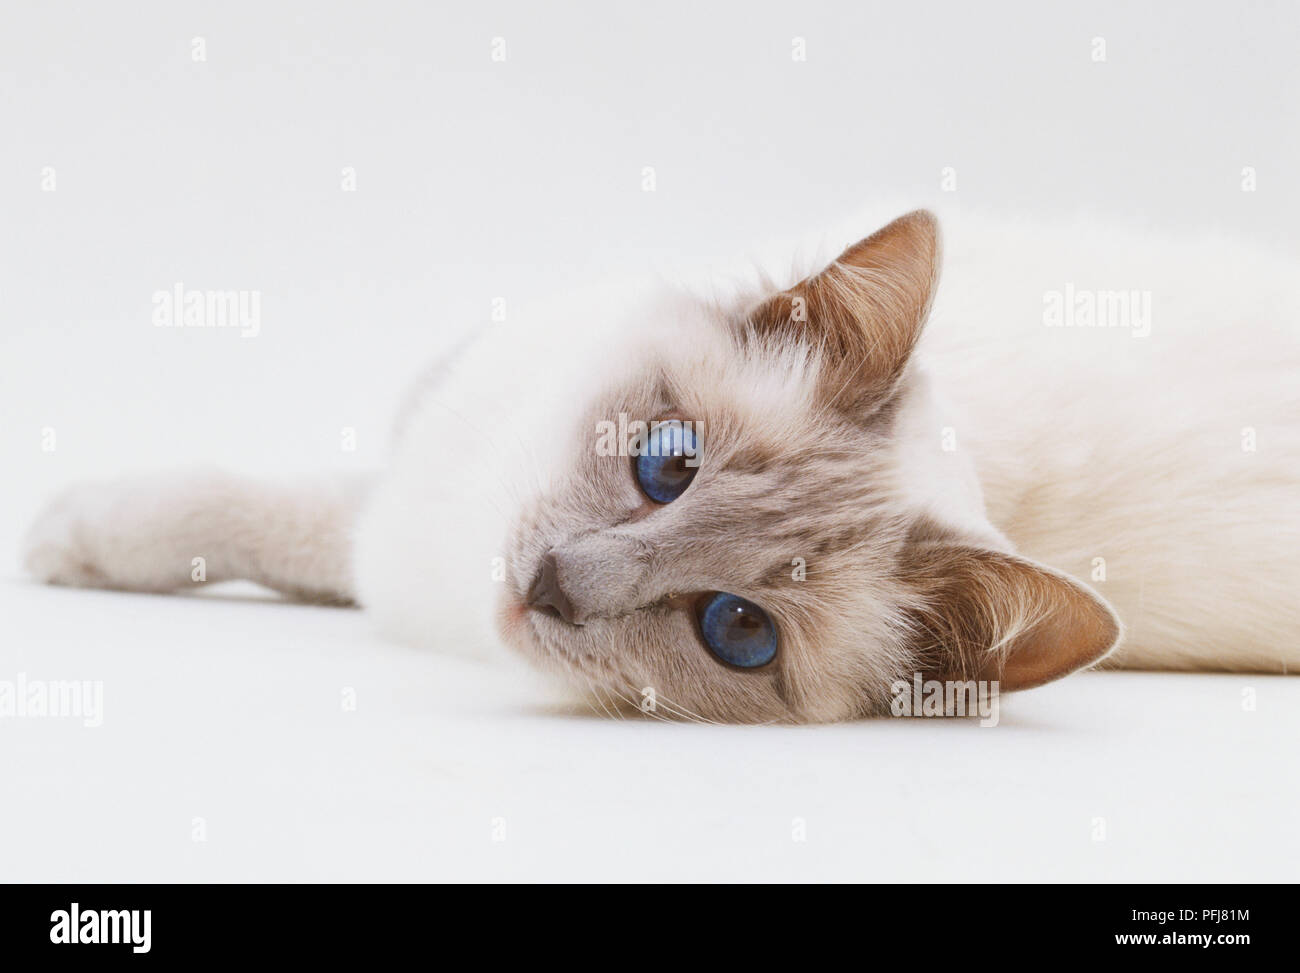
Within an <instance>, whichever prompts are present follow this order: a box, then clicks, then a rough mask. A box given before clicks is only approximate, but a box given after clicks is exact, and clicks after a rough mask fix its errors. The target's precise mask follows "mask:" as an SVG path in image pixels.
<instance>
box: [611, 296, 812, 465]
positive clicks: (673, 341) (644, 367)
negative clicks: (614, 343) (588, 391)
mask: <svg viewBox="0 0 1300 973" xmlns="http://www.w3.org/2000/svg"><path fill="white" fill-rule="evenodd" d="M742 329H743V318H742V317H740V316H739V315H738V314H737V313H736V312H734V311H728V310H724V309H721V308H718V307H714V306H710V305H708V304H705V303H703V302H699V301H691V300H685V299H682V300H676V301H666V302H664V303H662V304H660V305H658V306H657V307H656V309H655V310H654V311H653V312H651V313H650V314H649V315H648V316H647V318H646V319H645V320H644V321H643V322H642V327H640V328H638V329H636V330H635V333H633V334H631V335H629V336H628V341H627V343H626V345H625V346H624V349H623V350H622V352H621V353H620V358H621V359H622V362H623V365H624V367H623V368H622V369H620V373H619V374H618V376H617V378H616V380H615V381H614V382H612V383H611V384H610V386H608V387H607V392H606V394H604V395H603V396H601V401H600V406H601V408H603V409H605V410H606V411H610V410H623V411H627V412H629V413H633V412H635V413H639V415H637V418H642V419H647V420H648V419H655V418H660V417H663V416H665V415H675V416H678V417H680V418H687V419H695V420H697V421H704V422H705V423H706V431H705V435H706V436H708V435H710V434H711V435H713V436H714V437H730V436H732V435H734V434H739V433H741V432H744V433H746V434H747V435H748V436H750V437H751V438H752V437H758V438H760V439H762V440H765V441H768V442H770V443H772V444H783V445H784V446H786V447H790V446H794V445H796V444H797V443H799V442H801V441H804V440H806V439H807V438H808V434H809V432H810V431H811V430H813V429H815V428H820V427H827V428H829V427H833V426H834V422H833V421H832V420H833V417H831V416H828V415H827V414H826V413H825V412H824V411H823V410H821V409H820V408H819V405H818V395H817V393H818V387H819V383H820V381H821V379H822V375H821V365H820V360H819V357H818V355H817V354H815V353H813V352H811V351H810V349H809V348H808V347H807V346H806V345H801V344H798V343H794V342H781V341H771V342H761V341H752V340H751V341H744V340H741V331H742Z"/></svg>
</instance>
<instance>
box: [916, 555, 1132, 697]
mask: <svg viewBox="0 0 1300 973" xmlns="http://www.w3.org/2000/svg"><path fill="white" fill-rule="evenodd" d="M901 567H902V573H903V574H904V576H905V577H907V579H908V580H909V582H910V584H911V586H912V588H913V590H914V591H915V592H916V594H917V595H918V596H919V602H920V606H921V607H920V608H919V609H917V610H916V611H915V612H914V620H915V622H916V626H915V628H916V639H917V642H916V650H917V658H918V660H919V666H918V668H919V669H921V670H923V671H925V672H927V673H930V674H932V675H934V676H936V677H938V678H952V679H961V680H967V679H980V680H986V681H992V680H994V679H996V680H998V682H999V688H1000V689H1001V691H1003V692H1010V691H1012V690H1016V689H1032V688H1033V687H1035V686H1041V685H1042V684H1043V683H1046V682H1051V681H1052V680H1053V679H1059V678H1060V677H1062V676H1066V675H1069V674H1070V673H1072V672H1074V671H1076V670H1078V669H1082V668H1085V667H1086V666H1090V665H1092V664H1093V663H1095V662H1098V661H1100V660H1101V659H1102V658H1104V657H1105V656H1106V654H1107V653H1108V652H1110V651H1111V649H1113V648H1114V647H1115V645H1116V644H1117V643H1118V642H1119V638H1120V634H1121V632H1122V628H1121V626H1120V622H1119V618H1118V617H1117V616H1116V615H1115V612H1114V611H1113V610H1112V609H1111V607H1110V606H1109V605H1108V604H1106V602H1105V601H1103V600H1102V599H1101V598H1100V597H1098V596H1097V595H1096V594H1094V593H1093V592H1092V591H1090V590H1089V589H1088V588H1087V587H1085V586H1084V585H1082V584H1080V583H1079V582H1077V581H1075V580H1073V579H1072V578H1069V577H1067V576H1066V575H1064V574H1061V573H1059V572H1056V571H1053V570H1052V569H1050V568H1047V567H1044V566H1042V565H1040V564H1036V563H1034V562H1033V561H1030V560H1028V559H1026V558H1021V557H1016V556H1015V555H1011V554H1002V553H1000V552H997V551H989V550H983V549H980V548H975V547H965V546H954V545H946V544H926V545H921V546H917V547H914V548H911V549H909V550H908V552H907V553H906V555H905V556H904V558H903V561H902V563H901Z"/></svg>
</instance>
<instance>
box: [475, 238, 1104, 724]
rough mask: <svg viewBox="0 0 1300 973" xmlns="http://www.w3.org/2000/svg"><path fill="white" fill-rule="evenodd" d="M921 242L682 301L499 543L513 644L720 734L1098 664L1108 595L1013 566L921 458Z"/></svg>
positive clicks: (975, 514)
mask: <svg viewBox="0 0 1300 973" xmlns="http://www.w3.org/2000/svg"><path fill="white" fill-rule="evenodd" d="M939 253H940V247H939V236H938V227H937V223H936V221H935V219H934V217H933V216H932V215H931V214H929V213H927V212H915V213H910V214H908V215H907V216H904V217H902V218H900V219H898V220H896V221H894V222H893V223H891V224H889V225H888V226H886V227H885V228H884V229H882V230H880V231H878V232H877V233H875V234H873V235H871V236H869V237H867V238H866V239H864V240H862V241H860V242H858V243H856V244H854V245H853V246H851V247H849V248H848V249H847V250H846V251H845V252H844V253H843V254H841V255H840V257H839V258H838V259H837V260H836V261H834V262H833V263H832V264H831V265H830V266H829V267H827V268H826V269H824V270H823V271H821V272H820V273H818V274H815V275H813V276H811V277H809V278H807V279H805V280H803V281H801V282H799V283H797V284H796V285H794V286H793V287H790V288H787V289H785V290H775V289H774V288H773V289H770V291H769V292H768V293H765V294H759V295H755V296H754V297H752V298H750V299H747V300H743V301H740V302H738V303H737V304H736V305H735V306H731V307H720V306H717V305H716V304H710V303H705V302H694V303H690V304H682V305H679V306H677V307H675V308H674V310H673V312H672V317H673V318H674V320H673V321H672V322H671V324H672V326H671V327H669V326H667V322H665V327H664V328H662V329H661V331H662V334H661V337H660V339H659V340H657V341H656V342H652V343H651V345H649V346H648V347H645V348H641V349H639V350H638V352H637V353H636V354H635V355H634V356H632V358H633V363H632V366H631V368H630V370H628V371H627V373H626V374H625V375H624V377H622V378H620V379H619V380H618V381H616V382H614V383H612V384H611V385H610V386H609V387H608V388H606V390H605V391H604V392H603V393H602V394H601V395H599V396H598V397H597V399H596V400H595V401H593V402H591V403H590V404H589V407H588V408H587V411H586V415H585V416H584V419H583V421H582V424H581V427H580V429H578V430H576V431H569V430H564V431H562V432H561V433H559V434H557V443H559V442H566V443H571V446H565V447H564V448H563V470H562V473H561V475H560V476H559V477H558V478H555V479H554V480H553V482H552V483H551V484H550V485H549V486H548V487H547V488H546V489H545V490H543V491H542V492H541V493H540V494H539V495H538V496H537V497H536V498H535V499H534V500H533V501H532V502H531V503H529V504H528V505H527V506H526V507H525V509H524V511H523V512H522V514H521V515H520V516H519V518H518V520H517V522H516V523H515V524H514V525H513V527H512V530H511V533H510V537H509V541H508V544H509V547H508V562H509V564H510V577H509V578H508V581H507V584H506V591H505V594H504V598H503V603H502V606H501V612H500V624H501V629H502V632H503V634H504V636H505V638H506V640H507V641H508V642H509V643H511V644H513V645H514V646H516V647H517V648H519V649H521V650H522V651H523V652H525V654H527V655H528V656H529V657H531V658H532V659H533V660H534V661H535V662H537V663H539V664H541V665H542V666H543V667H544V668H547V669H550V670H552V671H557V672H559V673H561V674H563V675H564V676H566V677H568V678H569V679H570V680H571V681H572V682H574V683H575V684H576V685H577V686H578V687H579V688H584V689H587V688H590V689H594V690H596V691H597V692H598V693H600V694H602V695H603V696H604V697H605V698H608V699H612V700H618V699H622V700H625V701H629V702H632V703H634V704H642V703H643V701H646V702H652V703H653V705H654V707H655V709H656V711H657V712H658V713H660V714H664V715H668V716H676V717H680V718H686V719H690V718H702V719H708V720H719V721H728V722H766V721H789V722H817V721H827V720H837V719H846V718H851V717H855V716H862V715H871V714H878V713H883V712H888V709H889V703H890V700H891V698H892V693H893V692H894V690H893V689H892V688H891V687H893V686H894V684H895V683H896V681H897V680H900V679H902V680H907V681H909V682H910V681H911V680H912V679H913V677H914V675H915V674H917V673H920V674H923V675H924V676H925V677H926V678H940V679H943V678H950V679H963V680H965V679H977V680H980V679H982V680H994V679H996V680H999V682H1000V684H1001V688H1002V689H1003V690H1004V691H1005V690H1009V689H1017V688H1028V687H1032V686H1036V685H1039V684H1041V683H1043V682H1046V681H1048V680H1050V679H1054V678H1057V677H1059V676H1062V675H1065V674H1067V673H1069V672H1072V671H1074V670H1076V669H1078V668H1080V667H1083V666H1086V665H1089V664H1091V663H1093V662H1095V661H1097V660H1098V659H1100V658H1101V657H1102V656H1104V655H1105V654H1106V653H1107V652H1108V651H1109V650H1110V649H1111V648H1112V647H1113V646H1114V644H1115V643H1116V641H1117V639H1118V637H1119V625H1118V621H1117V620H1116V618H1115V616H1114V614H1113V612H1112V611H1111V610H1110V609H1109V607H1108V606H1107V605H1106V604H1105V603H1104V602H1102V601H1101V600H1100V599H1099V598H1097V597H1096V595H1094V594H1093V593H1092V592H1090V591H1089V590H1088V589H1086V588H1085V587H1083V586H1082V585H1079V584H1078V583H1076V582H1074V581H1072V580H1070V579H1068V578H1066V577H1065V576H1064V575H1061V574H1059V573H1057V572H1055V571H1052V570H1050V569H1048V568H1045V567H1043V566H1041V565H1037V564H1034V563H1032V562H1030V561H1027V560H1025V559H1023V558H1020V557H1017V556H1015V555H1014V554H1012V553H1010V551H1009V549H1008V545H1007V544H1006V542H1005V541H1004V540H1003V539H1002V537H1001V535H1000V534H999V533H998V532H997V531H996V530H995V529H994V528H993V527H992V526H991V525H989V524H988V523H987V521H986V520H985V519H984V514H983V506H982V501H981V500H980V496H979V490H978V485H977V484H976V483H975V482H974V477H973V473H972V472H971V470H970V466H969V463H968V461H965V460H963V461H962V463H961V464H957V463H952V462H948V463H946V464H945V463H941V462H933V461H932V460H933V459H934V456H933V454H937V453H938V452H939V451H940V450H941V448H942V447H941V438H942V437H941V433H940V430H939V428H937V427H936V426H931V425H928V416H929V414H930V413H929V411H928V410H929V409H930V407H931V405H930V394H929V390H928V387H927V384H926V379H925V376H924V374H923V372H922V371H921V369H920V368H919V367H917V366H916V364H915V363H914V362H913V361H912V352H913V350H914V348H915V347H916V344H917V340H918V337H919V335H920V333H921V329H922V326H923V325H924V323H925V320H926V317H927V315H928V313H929V308H930V304H931V300H932V297H933V293H934V289H935V286H936V282H937V279H938V271H939ZM564 433H567V434H568V435H567V437H566V436H565V435H564ZM692 454H694V455H692ZM941 496H942V497H946V498H947V499H946V500H944V502H942V503H940V502H938V501H937V500H936V498H938V497H941ZM953 496H956V497H958V501H957V503H956V506H954V504H953V501H952V497H953ZM962 498H964V499H962ZM963 504H964V507H963V506H962V505H963Z"/></svg>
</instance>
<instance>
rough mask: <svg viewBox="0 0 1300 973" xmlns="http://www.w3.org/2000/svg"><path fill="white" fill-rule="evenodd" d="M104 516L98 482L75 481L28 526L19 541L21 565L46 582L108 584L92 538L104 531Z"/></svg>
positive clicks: (105, 526) (101, 548) (101, 547)
mask: <svg viewBox="0 0 1300 973" xmlns="http://www.w3.org/2000/svg"><path fill="white" fill-rule="evenodd" d="M106 517H107V511H106V509H105V505H104V503H103V502H102V494H101V487H100V486H98V485H95V484H78V485H77V486H74V487H72V488H71V489H69V490H65V491H64V492H63V493H62V494H60V495H59V496H58V497H56V498H55V499H54V500H53V501H52V502H50V503H49V504H47V505H46V507H45V509H43V510H42V511H41V512H40V513H39V514H38V515H37V516H36V519H35V520H34V521H33V522H32V525H31V527H30V528H28V530H27V534H26V535H25V537H24V538H23V542H22V563H23V567H24V568H25V569H26V570H27V573H28V574H30V575H32V577H34V578H36V579H37V580H38V581H43V582H45V583H46V584H60V585H75V586H77V587H83V588H102V587H108V586H109V584H110V579H109V576H108V573H107V572H106V570H105V566H104V565H103V563H102V562H101V557H102V555H101V552H102V550H103V545H102V544H100V543H97V542H96V538H97V537H101V538H102V536H103V535H104V534H105V533H107V529H108V527H109V525H108V524H107V523H106V522H105V521H106Z"/></svg>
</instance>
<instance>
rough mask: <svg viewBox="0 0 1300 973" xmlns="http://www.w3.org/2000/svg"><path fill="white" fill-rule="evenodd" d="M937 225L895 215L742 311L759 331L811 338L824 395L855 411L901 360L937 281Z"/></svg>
mask: <svg viewBox="0 0 1300 973" xmlns="http://www.w3.org/2000/svg"><path fill="white" fill-rule="evenodd" d="M939 260H940V244H939V222H938V220H936V219H935V217H934V214H933V213H931V212H929V211H928V210H916V211H914V212H911V213H908V214H907V215H906V216H900V217H899V218H898V219H896V220H894V222H892V223H890V224H889V225H888V226H886V227H884V228H883V229H880V230H877V231H876V232H875V233H873V234H871V236H869V237H867V238H866V239H865V240H859V241H858V242H857V243H855V244H853V246H851V247H849V248H848V249H847V250H845V251H844V252H843V253H842V254H840V255H839V257H838V258H837V259H836V260H835V261H834V262H833V263H832V264H831V265H830V266H829V267H827V268H826V269H825V270H823V271H822V272H821V273H819V274H815V275H813V276H812V277H809V278H807V279H806V280H803V281H801V282H800V283H798V284H796V285H795V286H794V287H792V288H790V289H789V290H786V291H782V292H781V293H779V294H776V295H774V296H772V297H770V298H768V299H766V300H765V301H764V302H763V303H762V304H760V305H759V306H758V308H756V309H755V310H754V311H752V312H751V313H750V315H749V319H748V323H749V325H750V326H751V327H752V328H753V329H754V330H755V331H756V332H757V333H759V334H763V335H776V336H778V337H782V336H790V337H794V338H797V339H800V340H805V341H809V342H811V343H812V344H813V345H815V346H817V347H819V348H821V349H822V351H823V353H824V354H825V356H826V363H827V366H828V367H827V369H826V374H825V380H826V386H827V388H826V393H825V394H826V396H827V399H828V400H829V401H831V402H832V403H833V404H835V405H837V406H840V407H842V408H846V409H856V408H859V407H861V406H862V405H864V404H866V403H868V402H870V401H873V400H874V401H876V402H879V401H882V400H883V399H884V397H885V396H887V395H888V393H889V392H890V390H891V389H893V387H894V385H895V384H896V383H897V381H898V379H899V376H901V375H902V373H903V369H904V368H905V367H906V365H907V361H908V358H909V356H910V355H911V354H912V349H913V348H914V347H915V346H916V341H917V338H919V337H920V335H921V328H922V326H923V325H924V324H925V319H926V317H927V316H928V315H929V313H930V304H931V301H932V300H933V298H934V291H935V287H936V285H937V283H938V279H939Z"/></svg>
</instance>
